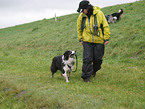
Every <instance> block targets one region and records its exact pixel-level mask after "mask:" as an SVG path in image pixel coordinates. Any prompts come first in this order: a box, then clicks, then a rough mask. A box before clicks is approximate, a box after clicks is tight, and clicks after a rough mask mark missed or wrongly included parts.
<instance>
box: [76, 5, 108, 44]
mask: <svg viewBox="0 0 145 109" xmlns="http://www.w3.org/2000/svg"><path fill="white" fill-rule="evenodd" d="M93 9H94V10H93V15H91V17H90V18H88V16H87V15H86V14H83V12H82V13H81V14H80V15H79V17H78V20H77V32H78V40H79V41H81V40H83V41H84V42H90V43H98V44H104V42H105V41H108V40H109V38H110V29H109V25H108V23H107V20H106V18H105V16H104V14H103V12H102V11H101V10H100V8H99V7H97V6H94V7H93ZM95 14H96V18H97V20H96V21H97V24H98V32H97V34H96V31H94V25H95V24H96V22H95V20H94V17H95ZM83 17H86V20H85V24H84V25H85V26H84V29H83V30H82V29H81V25H82V18H83ZM101 24H102V25H103V28H102V29H103V32H102V29H101Z"/></svg>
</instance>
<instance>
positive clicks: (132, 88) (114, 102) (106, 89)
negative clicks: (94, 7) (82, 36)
mask: <svg viewBox="0 0 145 109" xmlns="http://www.w3.org/2000/svg"><path fill="white" fill-rule="evenodd" d="M144 6H145V1H144V0H143V1H138V2H134V3H129V4H122V5H116V6H110V7H106V8H103V9H101V10H102V11H103V12H104V14H111V13H113V12H117V11H118V10H119V9H120V8H122V9H124V15H123V18H122V19H121V20H120V21H119V22H117V23H115V24H110V30H111V39H110V42H109V44H108V45H107V46H106V53H105V56H104V62H103V65H102V69H101V70H100V71H99V72H98V73H97V75H96V77H95V78H91V80H92V81H91V83H89V84H86V83H84V82H83V80H82V79H81V77H80V76H81V67H82V52H83V50H82V46H81V44H80V43H79V42H78V39H77V30H76V21H77V17H78V14H72V15H67V16H62V17H59V18H58V22H55V20H54V18H53V19H43V20H41V21H37V22H32V23H28V24H23V25H17V26H14V27H9V28H5V29H0V108H2V109H20V108H30V109H31V108H38V109H41V108H46V109H47V108H63V109H65V108H67V109H68V108H72V109H77V108H78V109H80V108H92V109H96V108H110V109H112V108H115V109H116V108H123V109H124V108H134V109H143V108H144V107H145V96H144V95H145V92H144V90H145V89H144V88H145V83H144V82H145V81H144V80H145V69H144V63H145V43H144V42H145V36H144V35H145V31H144V30H145V19H144V18H145V14H144V13H145V8H144ZM68 49H72V50H76V51H77V55H78V61H79V65H78V70H77V72H76V73H73V74H72V77H71V79H70V82H69V83H68V84H66V83H65V81H64V79H63V78H62V77H61V76H60V74H59V73H60V72H59V71H58V72H57V73H56V75H55V77H54V78H53V79H50V76H51V73H50V69H49V67H50V64H51V60H52V58H53V57H54V56H56V55H61V54H63V53H64V51H66V50H68Z"/></svg>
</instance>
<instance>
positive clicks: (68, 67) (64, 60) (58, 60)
mask: <svg viewBox="0 0 145 109" xmlns="http://www.w3.org/2000/svg"><path fill="white" fill-rule="evenodd" d="M75 56H76V51H71V50H68V51H66V52H65V53H64V54H63V55H60V56H56V57H54V58H53V60H52V64H51V67H50V69H51V72H52V76H51V78H53V76H54V73H56V71H57V70H60V71H61V72H62V76H63V77H64V78H65V80H66V82H69V81H68V77H67V74H69V78H70V76H71V72H72V69H73V65H74V63H75Z"/></svg>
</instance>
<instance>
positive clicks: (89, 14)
mask: <svg viewBox="0 0 145 109" xmlns="http://www.w3.org/2000/svg"><path fill="white" fill-rule="evenodd" d="M87 9H88V13H87V16H88V17H90V16H91V15H93V6H92V5H91V4H90V5H89V6H88V7H87Z"/></svg>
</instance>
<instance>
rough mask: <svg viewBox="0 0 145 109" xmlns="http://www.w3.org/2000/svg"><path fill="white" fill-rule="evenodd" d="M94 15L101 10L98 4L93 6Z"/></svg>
mask: <svg viewBox="0 0 145 109" xmlns="http://www.w3.org/2000/svg"><path fill="white" fill-rule="evenodd" d="M93 9H94V10H93V15H94V14H97V13H98V12H99V11H100V7H98V6H93Z"/></svg>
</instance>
